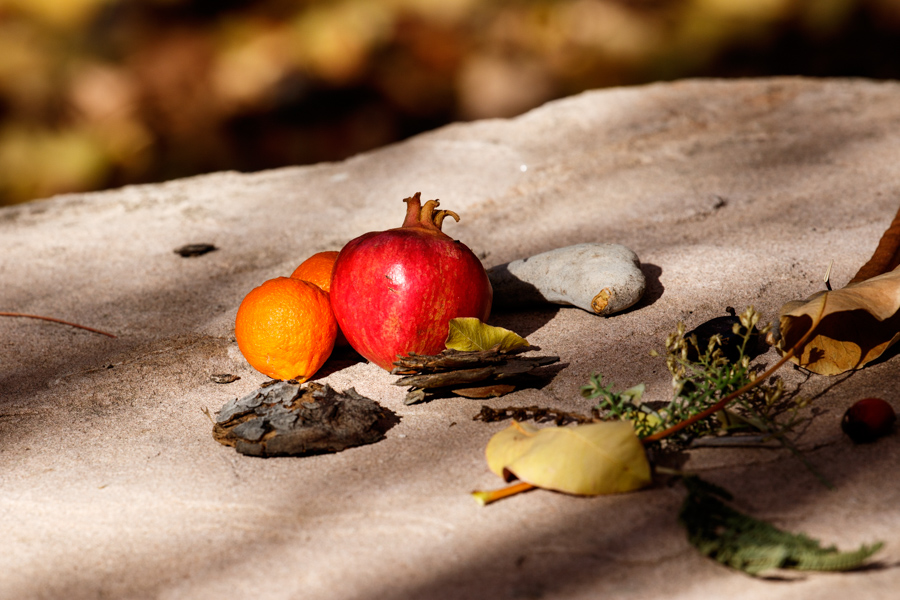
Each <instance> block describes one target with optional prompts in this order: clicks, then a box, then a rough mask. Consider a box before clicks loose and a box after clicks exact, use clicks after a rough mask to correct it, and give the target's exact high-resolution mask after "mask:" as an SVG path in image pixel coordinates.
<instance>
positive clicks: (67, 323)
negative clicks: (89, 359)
mask: <svg viewBox="0 0 900 600" xmlns="http://www.w3.org/2000/svg"><path fill="white" fill-rule="evenodd" d="M0 317H22V318H25V319H40V320H42V321H51V322H53V323H61V324H62V325H68V326H69V327H76V328H78V329H84V330H85V331H90V332H92V333H99V334H100V335H105V336H108V337H111V338H114V337H116V336H114V335H113V334H111V333H107V332H106V331H102V330H100V329H94V328H93V327H88V326H86V325H79V324H78V323H72V322H70V321H63V320H62V319H56V318H54V317H44V316H42V315H26V314H24V313H16V312H0Z"/></svg>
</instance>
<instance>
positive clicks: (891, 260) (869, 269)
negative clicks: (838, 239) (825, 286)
mask: <svg viewBox="0 0 900 600" xmlns="http://www.w3.org/2000/svg"><path fill="white" fill-rule="evenodd" d="M898 266H900V210H898V211H897V214H896V215H895V216H894V220H893V221H892V222H891V224H890V226H889V227H888V228H887V230H885V232H884V235H882V236H881V240H880V241H879V242H878V247H877V248H875V252H874V253H873V254H872V258H870V259H869V261H868V262H867V263H866V264H864V265H863V266H862V267H860V269H859V271H857V272H856V275H854V276H853V279H851V280H850V283H859V282H860V281H865V280H867V279H871V278H872V277H875V276H876V275H881V274H882V273H888V272H890V271H893V270H894V269H896V268H897V267H898ZM848 285H849V283H848Z"/></svg>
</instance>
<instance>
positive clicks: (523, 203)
mask: <svg viewBox="0 0 900 600" xmlns="http://www.w3.org/2000/svg"><path fill="white" fill-rule="evenodd" d="M417 191H421V192H422V193H423V194H424V195H425V196H427V197H435V198H440V199H441V201H442V207H444V208H447V209H449V210H453V211H456V212H458V213H459V214H460V215H461V216H462V220H461V222H460V223H459V224H453V223H448V224H447V227H446V229H447V230H448V233H449V234H450V235H452V236H454V237H455V238H457V239H460V240H462V241H464V242H465V243H466V244H467V245H468V246H469V247H470V248H472V249H473V251H475V252H476V253H477V254H478V255H479V256H480V257H481V258H482V260H483V261H484V262H485V264H486V265H487V266H493V265H499V264H502V263H505V262H509V261H511V260H514V259H518V258H520V257H523V256H532V255H534V254H537V253H540V252H543V251H547V250H551V249H553V248H557V247H560V246H564V245H571V244H577V243H584V242H598V241H602V242H607V243H617V244H622V245H624V246H627V247H628V248H631V249H632V250H634V251H635V252H636V253H637V254H638V256H640V258H641V262H642V271H643V274H644V275H645V277H646V281H647V291H646V293H645V294H644V296H643V298H642V300H641V301H640V302H639V303H638V304H637V305H635V306H634V307H632V308H631V309H629V310H627V311H625V312H622V313H619V314H617V315H613V316H611V317H608V318H601V317H597V316H595V315H592V314H589V313H587V312H585V311H582V310H579V309H575V308H544V309H539V310H533V309H532V310H526V311H519V312H499V311H498V312H495V313H494V315H493V316H492V323H493V324H496V325H500V326H503V327H507V328H510V329H513V330H514V331H516V332H518V333H520V334H522V335H525V336H527V338H528V340H529V342H531V343H532V344H535V345H538V346H540V347H541V348H542V350H543V351H544V352H549V353H552V354H554V355H559V356H560V357H561V364H562V365H565V368H564V369H562V370H561V371H560V372H559V374H558V375H557V376H556V377H555V378H554V379H553V380H552V381H551V382H550V383H549V384H548V385H546V386H544V387H543V388H541V389H536V390H522V391H517V392H515V393H514V394H511V395H509V396H506V397H503V398H500V399H496V400H487V401H483V402H482V401H475V400H467V399H465V398H447V399H442V400H439V401H434V402H429V403H424V404H420V405H415V406H405V405H404V404H403V397H404V390H403V389H401V388H399V387H397V386H394V385H392V382H393V381H394V379H395V378H394V377H392V376H390V375H389V374H387V373H386V372H384V371H383V370H381V369H379V368H378V367H375V366H374V365H369V364H366V363H363V362H354V361H352V360H344V361H343V362H339V361H332V362H330V363H329V364H327V365H326V367H325V370H324V371H323V375H322V376H320V377H319V378H318V380H317V381H318V382H319V383H323V384H325V383H327V384H329V385H331V386H332V387H333V388H335V389H337V390H339V391H341V390H344V389H348V388H350V387H353V388H355V389H356V390H357V391H358V392H359V393H360V394H362V395H364V396H367V397H370V398H373V399H375V400H377V401H379V402H380V403H381V404H382V405H384V406H386V407H388V408H389V409H391V410H393V411H394V412H396V413H397V414H398V415H399V416H400V418H401V421H400V423H399V424H398V425H396V426H395V427H393V428H392V429H391V430H390V431H388V433H387V436H386V439H384V440H382V441H380V442H378V443H375V444H370V445H366V446H361V447H359V448H352V449H348V450H345V451H343V452H340V453H337V454H328V455H320V456H312V457H303V458H270V459H260V458H253V457H248V456H242V455H239V454H237V453H235V452H234V451H233V450H232V449H230V448H226V447H224V446H222V445H220V444H219V443H217V442H216V441H215V440H214V439H213V438H212V435H211V426H212V424H211V423H210V420H209V419H208V418H207V416H206V415H205V414H204V413H203V409H204V408H206V409H208V410H210V411H215V410H216V409H218V408H219V407H220V406H222V404H223V403H224V402H225V401H227V400H228V399H230V398H234V397H241V396H243V395H245V394H247V393H249V392H250V391H252V390H254V389H256V388H257V387H258V386H259V385H260V384H261V383H262V382H263V381H264V380H265V378H264V377H263V376H261V375H259V374H258V373H256V372H254V371H253V370H252V369H250V368H249V367H248V366H247V365H246V363H245V362H244V361H243V360H242V358H241V356H240V354H239V352H238V351H237V346H236V344H235V342H234V338H233V330H232V327H233V321H234V316H235V313H236V311H237V307H238V304H239V303H240V300H241V299H242V298H243V296H244V294H246V293H247V292H248V291H249V290H250V289H252V288H253V287H255V286H257V285H259V283H261V282H262V281H264V280H265V279H268V278H272V277H276V276H280V275H287V274H289V273H291V272H292V270H293V269H294V268H295V267H296V266H297V264H299V263H300V262H301V261H302V260H303V259H304V258H306V257H307V256H309V255H311V254H313V253H314V252H318V251H321V250H335V249H339V248H340V247H341V245H342V244H343V243H345V242H346V241H347V240H349V239H351V238H353V237H356V236H358V235H359V234H361V233H363V232H365V231H369V230H381V229H386V228H390V227H396V226H398V225H399V224H400V222H401V221H402V218H403V214H404V206H403V203H402V199H403V198H405V197H407V196H409V195H410V194H412V193H414V192H417ZM898 200H900V84H897V83H876V82H870V81H862V80H803V79H765V80H736V81H684V82H677V83H671V84H659V85H651V86H646V87H639V88H626V89H612V90H606V91H598V92H591V93H585V94H582V95H579V96H575V97H572V98H568V99H565V100H562V101H558V102H554V103H551V104H548V105H546V106H544V107H542V108H539V109H537V110H534V111H532V112H530V113H528V114H526V115H523V116H521V117H519V118H516V119H512V120H492V121H481V122H475V123H469V124H458V125H453V126H450V127H446V128H443V129H440V130H438V131H435V132H432V133H429V134H426V135H422V136H418V137H416V138H413V139H410V140H408V141H406V142H404V143H401V144H397V145H394V146H390V147H387V148H384V149H381V150H379V151H376V152H372V153H369V154H365V155H361V156H357V157H354V158H351V159H349V160H347V161H344V162H341V163H334V164H319V165H315V166H308V167H297V168H288V169H280V170H275V171H268V172H260V173H254V174H238V173H218V174H214V175H209V176H204V177H197V178H193V179H187V180H180V181H172V182H169V183H165V184H162V185H148V186H136V187H129V188H124V189H120V190H114V191H110V192H105V193H97V194H83V195H72V196H64V197H58V198H53V199H49V200H45V201H39V202H33V203H30V204H26V205H21V206H15V207H9V208H5V209H2V210H0V274H2V275H0V281H2V282H3V285H2V287H0V310H6V311H18V312H22V313H31V314H42V315H49V316H54V317H58V318H64V319H67V320H71V321H75V322H79V323H82V324H84V325H88V326H92V327H97V328H100V329H104V330H107V331H110V332H112V333H114V334H116V335H117V336H118V337H116V338H115V339H111V338H107V337H104V336H101V335H97V334H93V333H89V332H85V331H81V330H77V329H72V328H67V327H65V326H62V325H59V324H54V323H47V322H43V321H34V320H31V319H13V318H3V319H0V340H2V343H0V523H2V526H3V531H4V543H3V549H4V551H3V553H2V556H0V597H3V598H18V599H32V598H48V599H49V598H68V599H81V598H99V597H109V598H166V599H174V598H191V599H198V598H199V599H203V598H226V597H242V596H246V597H260V598H263V597H264V598H271V599H280V598H284V599H288V598H304V599H308V600H315V599H323V600H324V599H328V600H340V599H354V598H381V599H389V600H393V599H396V600H399V599H401V598H403V599H405V598H429V599H449V598H474V597H490V598H540V597H546V598H554V599H577V598H599V597H603V598H641V599H654V598H666V599H669V600H671V599H676V598H697V599H700V598H711V597H727V598H732V599H742V598H746V599H751V598H752V599H754V600H755V599H757V598H776V599H777V598H783V599H794V598H813V597H814V598H820V599H838V598H841V599H843V598H849V597H858V598H893V597H895V594H896V589H897V588H898V587H900V573H898V571H897V569H896V568H894V565H895V564H896V563H897V562H898V560H900V542H898V541H897V540H900V509H898V508H897V507H898V505H900V503H898V499H900V480H898V479H897V478H896V477H893V476H892V475H891V474H892V473H894V472H895V471H896V469H897V466H898V460H900V436H898V435H897V434H894V435H889V436H887V437H885V438H882V439H880V440H879V441H878V442H876V443H874V444H868V445H859V446H855V445H853V444H852V443H851V442H850V441H849V439H848V438H847V437H846V436H844V435H843V434H842V433H841V431H840V419H841V415H842V414H843V412H844V410H846V408H847V407H848V406H849V405H850V404H852V403H853V401H855V400H857V399H860V398H863V397H867V396H882V397H884V398H885V399H886V400H888V401H889V402H891V403H892V404H893V406H894V407H895V408H896V407H898V406H900V396H898V394H897V392H896V385H895V382H896V381H897V379H898V376H900V360H898V359H897V358H896V357H886V359H884V360H881V361H879V362H878V363H877V364H873V365H870V366H868V367H866V368H865V369H863V370H861V371H859V372H856V373H852V374H850V375H845V376H840V377H835V378H826V377H818V376H807V375H804V374H803V373H802V372H799V371H794V370H791V369H789V368H788V369H784V370H783V371H782V376H783V377H784V378H785V380H786V382H787V385H788V389H789V390H792V391H793V390H796V392H797V394H798V395H799V396H802V397H804V398H808V399H810V400H811V401H812V405H811V409H808V410H807V411H806V412H805V413H804V414H805V415H807V416H812V419H811V420H810V421H809V422H808V423H807V424H806V426H805V427H804V428H803V429H802V431H801V433H802V435H801V436H800V437H799V438H798V440H797V443H798V444H799V447H800V449H801V450H802V451H803V456H804V458H805V459H806V460H807V461H809V463H810V464H811V465H812V466H814V467H815V468H816V469H818V470H819V471H820V472H821V473H822V475H824V476H825V477H827V478H828V480H830V481H831V483H832V484H833V485H834V489H833V490H830V489H827V488H825V487H824V486H823V485H822V484H821V483H820V482H819V481H818V480H817V479H816V477H815V476H813V475H812V474H811V472H810V471H809V470H808V469H807V468H806V467H804V465H803V463H802V462H801V461H799V460H798V459H797V458H796V457H794V456H793V455H791V454H790V453H788V452H785V451H782V450H773V449H771V448H762V449H760V448H756V449H754V448H749V449H747V448H745V449H722V448H703V449H696V450H692V451H690V452H689V453H687V454H686V455H685V456H684V457H683V459H684V460H683V464H682V465H681V467H682V468H684V469H687V470H690V471H694V472H698V473H700V474H702V475H703V476H704V477H706V478H708V479H709V480H710V481H712V482H714V483H716V484H718V485H721V486H723V487H725V488H727V489H729V490H730V491H731V492H733V493H734V494H735V496H736V497H737V499H738V503H737V507H738V508H739V509H741V510H743V511H745V512H748V513H751V514H753V515H754V516H756V517H760V518H764V519H768V520H770V521H772V522H773V523H774V524H775V525H777V526H779V527H781V528H784V529H786V530H789V531H803V532H805V533H807V534H809V535H811V536H814V537H816V538H819V539H821V540H822V541H823V542H824V543H825V544H835V545H837V546H838V547H839V548H842V549H852V548H855V547H857V546H859V545H860V544H863V543H870V542H873V541H876V540H885V541H886V545H885V547H884V548H883V549H882V550H881V551H880V552H879V554H878V555H877V556H876V558H877V561H878V562H877V564H876V567H875V568H871V569H868V570H865V571H861V572H856V573H849V574H816V573H811V574H803V575H801V576H797V575H793V574H788V575H786V579H781V580H765V579H750V578H748V577H746V576H744V575H741V574H737V573H733V572H730V571H728V570H726V569H725V568H723V567H720V566H718V565H716V564H714V563H712V562H710V561H708V560H706V559H704V558H702V557H700V556H699V555H698V554H697V553H696V552H695V551H693V549H692V548H691V547H690V546H689V545H688V544H687V541H686V539H685V535H684V531H683V530H682V529H681V528H680V527H679V525H678V523H677V522H676V515H677V512H678V508H679V506H680V505H681V502H682V500H683V497H684V492H683V489H681V488H680V486H677V485H676V486H673V487H668V486H665V485H657V486H655V487H653V488H651V489H648V490H645V491H641V492H637V493H631V494H625V495H620V496H610V497H596V498H576V497H570V496H566V495H563V494H558V493H553V492H547V491H540V490H539V491H534V492H530V493H528V494H524V495H521V496H518V497H515V498H511V499H509V500H505V501H502V502H499V503H497V504H494V505H491V506H488V507H484V508H481V507H479V506H477V505H476V503H475V502H474V501H473V499H472V498H471V497H470V496H469V492H470V491H471V490H473V489H490V488H494V487H499V486H501V485H502V482H501V481H500V480H499V479H498V478H497V477H496V476H495V475H493V474H492V473H490V472H489V470H488V468H487V465H486V463H485V459H484V447H485V445H486V443H487V440H488V439H489V438H490V437H491V435H493V434H494V433H495V432H496V431H499V430H500V429H502V428H504V427H505V426H506V424H505V423H484V422H480V421H473V420H472V419H473V417H474V416H475V415H476V414H477V413H478V412H479V408H480V406H481V404H482V403H484V404H488V405H491V406H495V407H499V406H506V405H509V404H516V405H521V406H530V405H539V406H551V407H555V408H557V409H560V410H568V411H573V412H574V411H583V412H586V411H587V410H589V404H588V403H586V402H585V400H584V399H583V398H581V396H580V394H579V390H580V387H581V386H582V385H584V384H585V383H586V381H587V380H588V378H589V376H590V375H591V374H592V373H594V372H598V371H599V372H602V373H603V374H604V376H605V378H606V379H605V380H606V381H611V382H614V383H615V384H616V385H617V386H618V387H620V388H623V387H629V386H631V385H633V384H636V383H638V382H644V383H646V385H647V391H646V394H645V396H644V397H645V399H646V400H665V399H668V394H669V393H670V382H669V376H668V373H667V371H666V369H665V366H664V364H663V363H662V360H661V359H660V358H654V357H652V356H650V354H649V351H650V350H651V349H656V350H661V349H662V347H663V342H664V339H665V336H666V335H667V334H668V333H669V332H671V331H672V330H673V329H674V327H675V325H676V323H677V322H678V321H679V320H681V321H684V322H685V324H686V325H687V326H688V328H691V327H694V326H696V325H697V324H699V323H700V322H702V321H705V320H707V319H709V318H712V317H715V316H721V315H723V314H724V311H725V307H726V306H734V307H735V308H737V309H738V310H742V309H743V308H744V307H745V306H747V305H754V306H755V307H756V308H757V309H758V310H759V311H760V312H762V313H763V315H764V318H766V319H772V318H774V316H775V314H776V312H777V310H778V307H779V306H781V304H782V303H783V302H785V301H787V300H790V299H795V298H805V297H807V296H809V295H810V294H811V293H813V292H815V291H816V290H819V289H821V288H822V286H823V283H822V276H823V274H824V273H825V270H826V268H827V267H828V263H829V262H830V261H831V260H832V259H833V260H834V261H835V264H834V268H833V269H832V273H831V282H832V285H834V286H835V287H839V286H841V285H843V284H844V283H846V281H847V280H849V278H850V277H852V275H853V273H855V271H856V269H857V268H858V267H859V266H860V265H861V264H862V263H863V262H865V260H866V259H867V258H868V257H869V255H870V254H871V253H872V251H873V250H874V248H875V246H876V244H877V242H878V240H879V238H880V236H881V234H882V232H883V231H884V230H885V228H886V227H887V225H888V224H889V223H890V221H891V219H892V217H893V215H894V214H895V212H896V211H897V208H898ZM188 244H211V245H214V246H215V247H216V248H217V249H216V250H215V251H212V252H208V253H205V254H201V255H197V256H187V257H182V256H181V255H179V254H176V253H175V252H174V250H176V249H178V248H182V247H184V246H186V245H188ZM892 356H893V355H892ZM758 360H759V361H761V363H763V364H771V363H772V362H773V360H774V353H773V352H770V353H768V354H764V355H762V356H761V357H759V359H758ZM223 373H227V374H232V375H236V376H239V377H240V379H237V380H236V381H234V382H233V383H231V384H228V385H222V384H217V383H213V382H212V381H211V380H210V375H212V374H223Z"/></svg>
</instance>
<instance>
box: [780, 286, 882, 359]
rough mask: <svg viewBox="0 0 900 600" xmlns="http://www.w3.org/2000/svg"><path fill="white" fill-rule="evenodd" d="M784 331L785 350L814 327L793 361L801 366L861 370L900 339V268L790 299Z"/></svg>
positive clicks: (782, 323) (783, 310) (784, 314)
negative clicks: (809, 295)
mask: <svg viewBox="0 0 900 600" xmlns="http://www.w3.org/2000/svg"><path fill="white" fill-rule="evenodd" d="M779 329H780V332H781V340H780V342H779V347H780V348H782V349H783V350H786V349H788V348H791V347H793V345H794V344H796V343H797V341H798V340H800V339H801V338H802V337H803V336H804V335H805V334H806V333H807V332H809V331H810V329H814V331H813V333H812V336H811V338H810V339H809V341H807V342H806V344H804V345H803V347H802V348H800V349H798V351H797V352H796V353H795V356H794V357H793V358H792V359H791V360H792V361H793V362H794V363H796V364H798V365H800V366H801V367H804V368H806V369H809V370H810V371H812V372H814V373H818V374H820V375H839V374H841V373H844V372H846V371H850V370H854V369H860V368H862V367H864V366H865V365H866V364H868V363H870V362H872V361H873V360H875V359H877V358H878V357H880V356H881V355H882V354H883V353H884V352H885V350H887V349H888V348H890V347H891V346H892V345H893V344H894V343H895V342H896V341H897V340H898V339H900V269H895V270H893V271H890V272H888V273H884V274H881V275H877V276H875V277H872V278H870V279H866V280H864V281H860V282H858V283H851V284H849V285H847V286H846V287H844V288H841V289H839V290H833V291H829V292H820V293H818V294H815V295H813V296H811V297H810V298H808V299H806V300H802V301H794V302H788V303H787V304H785V305H784V306H782V308H781V311H780V318H779Z"/></svg>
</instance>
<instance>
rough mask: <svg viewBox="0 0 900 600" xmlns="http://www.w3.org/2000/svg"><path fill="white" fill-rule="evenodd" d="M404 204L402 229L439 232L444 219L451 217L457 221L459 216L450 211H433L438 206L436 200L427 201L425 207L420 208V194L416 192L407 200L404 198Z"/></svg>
mask: <svg viewBox="0 0 900 600" xmlns="http://www.w3.org/2000/svg"><path fill="white" fill-rule="evenodd" d="M403 201H404V202H406V219H405V220H404V221H403V225H402V227H422V228H424V229H427V230H430V231H438V232H441V233H443V232H442V231H441V225H443V223H444V218H445V217H448V216H449V217H453V218H454V219H456V221H459V215H458V214H456V213H455V212H453V211H452V210H435V209H436V208H437V207H438V206H439V205H440V201H438V200H428V201H427V202H426V203H425V206H422V193H421V192H416V193H415V194H414V195H413V196H411V197H409V198H404V199H403Z"/></svg>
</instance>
